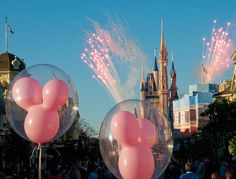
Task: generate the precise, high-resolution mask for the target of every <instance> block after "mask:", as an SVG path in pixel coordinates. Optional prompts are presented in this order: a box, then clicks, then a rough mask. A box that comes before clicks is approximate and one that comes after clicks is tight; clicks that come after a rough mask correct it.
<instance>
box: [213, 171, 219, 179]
mask: <svg viewBox="0 0 236 179" xmlns="http://www.w3.org/2000/svg"><path fill="white" fill-rule="evenodd" d="M211 179H220V175H219V173H218V172H212V174H211Z"/></svg>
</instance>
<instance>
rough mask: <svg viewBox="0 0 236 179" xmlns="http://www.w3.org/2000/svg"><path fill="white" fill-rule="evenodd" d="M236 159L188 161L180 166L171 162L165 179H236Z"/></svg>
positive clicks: (164, 176)
mask: <svg viewBox="0 0 236 179" xmlns="http://www.w3.org/2000/svg"><path fill="white" fill-rule="evenodd" d="M235 171H236V158H232V159H228V160H227V159H225V158H224V157H221V158H220V159H219V160H210V159H207V158H202V159H200V160H198V159H196V160H192V159H190V160H188V161H186V163H185V164H182V165H179V164H178V163H177V162H174V161H171V162H170V164H169V166H168V167H167V169H166V171H165V173H164V175H163V178H164V179H236V176H235Z"/></svg>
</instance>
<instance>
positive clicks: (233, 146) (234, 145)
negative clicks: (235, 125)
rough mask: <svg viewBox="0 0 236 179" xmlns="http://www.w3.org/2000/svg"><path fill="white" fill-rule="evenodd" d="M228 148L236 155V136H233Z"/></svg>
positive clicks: (231, 153)
mask: <svg viewBox="0 0 236 179" xmlns="http://www.w3.org/2000/svg"><path fill="white" fill-rule="evenodd" d="M228 150H229V153H230V155H233V156H235V155H236V136H234V137H232V138H231V139H230V140H229V146H228Z"/></svg>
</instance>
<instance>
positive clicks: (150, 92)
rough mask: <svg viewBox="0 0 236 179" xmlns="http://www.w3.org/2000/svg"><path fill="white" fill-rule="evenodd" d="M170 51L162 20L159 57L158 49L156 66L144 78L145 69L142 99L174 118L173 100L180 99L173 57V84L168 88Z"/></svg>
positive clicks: (171, 75) (141, 92) (141, 90)
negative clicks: (166, 42) (167, 46)
mask: <svg viewBox="0 0 236 179" xmlns="http://www.w3.org/2000/svg"><path fill="white" fill-rule="evenodd" d="M158 64H159V69H158ZM167 65H168V52H167V48H166V45H165V39H164V31H163V25H162V22H161V42H160V50H159V59H158V60H157V55H156V50H155V53H154V68H153V70H152V71H151V72H149V73H148V74H147V78H146V80H145V78H144V70H143V72H142V78H141V81H140V99H141V100H143V101H148V102H150V103H152V104H153V105H154V106H155V107H156V108H157V109H158V110H159V111H160V112H162V114H164V115H165V116H166V117H168V118H169V120H171V119H172V116H173V101H174V100H176V99H178V93H177V86H176V72H175V68H174V61H173V59H172V69H171V74H170V79H171V85H170V88H168V74H167Z"/></svg>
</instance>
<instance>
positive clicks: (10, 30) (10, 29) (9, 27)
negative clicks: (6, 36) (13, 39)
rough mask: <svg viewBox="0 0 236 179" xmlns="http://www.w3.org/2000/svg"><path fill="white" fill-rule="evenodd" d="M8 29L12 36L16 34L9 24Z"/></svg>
mask: <svg viewBox="0 0 236 179" xmlns="http://www.w3.org/2000/svg"><path fill="white" fill-rule="evenodd" d="M7 27H8V31H9V32H11V33H12V34H14V32H13V30H12V28H11V26H10V25H9V24H7Z"/></svg>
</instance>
